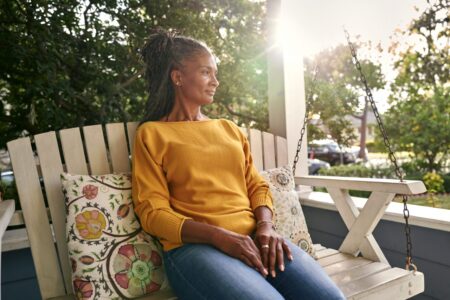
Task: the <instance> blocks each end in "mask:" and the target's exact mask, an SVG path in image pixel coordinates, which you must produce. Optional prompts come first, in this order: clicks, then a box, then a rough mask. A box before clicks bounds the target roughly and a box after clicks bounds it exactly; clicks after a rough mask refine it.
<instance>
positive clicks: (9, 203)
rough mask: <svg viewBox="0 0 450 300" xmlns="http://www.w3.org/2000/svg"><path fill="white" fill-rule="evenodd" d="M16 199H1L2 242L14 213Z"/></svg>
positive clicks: (0, 236) (0, 231)
mask: <svg viewBox="0 0 450 300" xmlns="http://www.w3.org/2000/svg"><path fill="white" fill-rule="evenodd" d="M14 209H15V203H14V200H5V201H0V242H1V238H3V234H4V233H5V231H6V227H8V224H9V222H10V221H11V218H12V216H13V214H14Z"/></svg>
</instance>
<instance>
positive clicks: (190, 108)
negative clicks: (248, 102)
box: [133, 30, 344, 300]
mask: <svg viewBox="0 0 450 300" xmlns="http://www.w3.org/2000/svg"><path fill="white" fill-rule="evenodd" d="M142 56H143V59H144V62H145V63H146V80H147V82H148V93H149V98H148V104H147V108H146V109H147V111H146V115H145V118H144V120H143V122H142V123H141V125H140V126H139V129H138V131H137V133H136V139H135V147H134V155H133V199H134V201H135V210H136V213H137V215H138V216H139V218H140V221H141V223H142V227H143V228H144V230H145V231H147V232H149V233H150V234H152V235H155V236H157V237H158V238H159V240H160V242H161V243H162V245H163V248H164V255H163V258H164V263H165V270H166V273H167V276H168V279H169V283H170V285H171V286H172V288H173V290H174V292H175V293H176V294H177V296H178V297H179V298H180V299H258V300H260V299H271V300H273V299H284V298H286V299H344V297H343V295H342V293H341V292H340V291H339V289H338V288H337V287H336V286H335V285H334V283H333V282H332V281H331V279H330V278H329V277H327V275H326V273H325V272H324V271H323V270H322V269H321V268H320V266H319V265H318V264H317V263H316V262H315V261H314V260H313V259H312V258H311V257H310V256H309V255H307V254H306V253H305V252H303V251H302V250H301V249H300V248H298V247H297V246H295V245H294V244H292V243H290V242H289V241H287V240H284V239H283V238H282V237H281V236H280V235H279V234H277V233H276V232H275V231H274V229H273V228H272V225H273V224H272V198H271V194H270V190H269V187H268V184H267V183H266V182H265V181H264V180H263V179H262V177H260V176H259V174H258V171H257V170H256V168H255V167H254V165H253V161H252V157H251V154H250V148H249V144H248V141H247V139H246V138H245V136H244V135H243V134H242V133H241V131H240V129H239V127H238V126H237V125H235V124H234V123H233V122H230V121H228V120H225V119H209V118H208V117H206V116H205V115H203V114H202V112H201V106H202V105H207V104H210V103H212V102H213V97H214V93H215V91H216V89H217V87H218V86H219V82H218V80H217V66H216V63H215V60H214V57H213V55H212V52H211V50H210V49H209V48H208V47H207V46H206V45H204V44H202V43H200V42H198V41H196V40H194V39H192V38H189V37H184V36H179V35H176V34H173V33H169V32H164V31H161V30H158V31H156V32H155V33H154V34H152V35H151V36H150V38H149V40H148V42H147V43H146V45H145V46H144V47H143V49H142ZM250 236H252V237H253V239H252V238H251V237H250Z"/></svg>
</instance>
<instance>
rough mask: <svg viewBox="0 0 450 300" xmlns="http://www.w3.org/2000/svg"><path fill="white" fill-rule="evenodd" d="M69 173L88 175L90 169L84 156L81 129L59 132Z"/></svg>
mask: <svg viewBox="0 0 450 300" xmlns="http://www.w3.org/2000/svg"><path fill="white" fill-rule="evenodd" d="M59 136H60V138H61V145H62V150H63V155H64V161H65V163H66V169H67V172H69V173H71V174H80V175H87V174H88V168H87V164H86V158H85V156H84V150H83V142H82V140H81V134H80V129H79V128H78V127H77V128H70V129H64V130H61V131H60V132H59Z"/></svg>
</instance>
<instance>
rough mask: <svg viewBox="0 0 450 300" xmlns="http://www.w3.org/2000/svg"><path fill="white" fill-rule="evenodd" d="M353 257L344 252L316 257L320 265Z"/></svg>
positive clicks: (324, 265)
mask: <svg viewBox="0 0 450 300" xmlns="http://www.w3.org/2000/svg"><path fill="white" fill-rule="evenodd" d="M353 258H354V257H353V256H351V255H348V254H345V253H340V252H338V253H336V254H333V255H330V256H327V257H324V258H319V259H317V262H318V263H319V264H320V265H321V266H322V267H326V266H328V265H332V264H334V263H337V262H341V261H345V260H351V259H353Z"/></svg>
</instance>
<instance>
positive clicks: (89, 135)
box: [83, 125, 110, 174]
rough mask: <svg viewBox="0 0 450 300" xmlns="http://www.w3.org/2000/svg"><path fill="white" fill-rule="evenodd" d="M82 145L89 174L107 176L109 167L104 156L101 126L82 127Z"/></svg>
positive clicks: (106, 156) (103, 139)
mask: <svg viewBox="0 0 450 300" xmlns="http://www.w3.org/2000/svg"><path fill="white" fill-rule="evenodd" d="M83 135H84V145H85V147H86V153H87V156H88V160H89V166H90V173H91V174H108V173H110V167H109V163H108V155H107V154H106V145H105V138H104V136H103V128H102V125H92V126H85V127H83Z"/></svg>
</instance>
